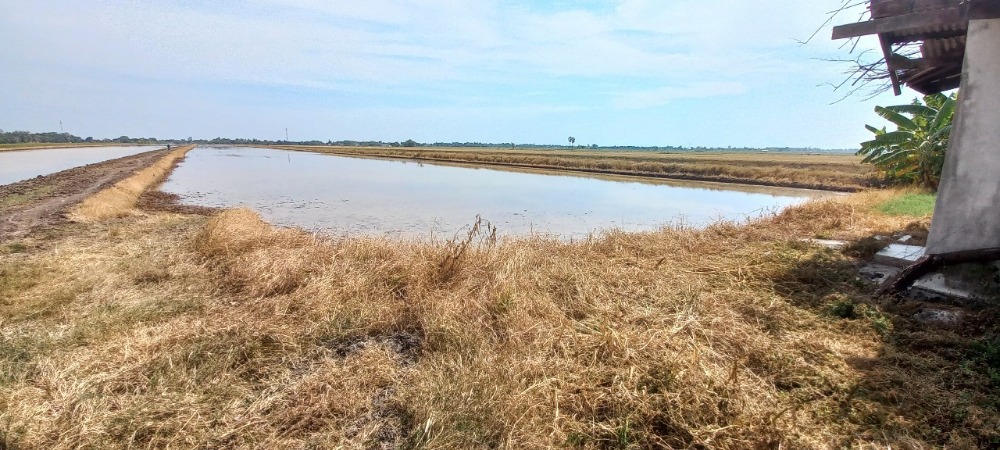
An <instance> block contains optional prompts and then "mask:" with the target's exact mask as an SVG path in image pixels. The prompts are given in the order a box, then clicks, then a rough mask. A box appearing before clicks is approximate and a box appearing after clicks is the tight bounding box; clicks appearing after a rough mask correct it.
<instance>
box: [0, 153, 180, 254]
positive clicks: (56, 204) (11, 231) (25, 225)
mask: <svg viewBox="0 0 1000 450" xmlns="http://www.w3.org/2000/svg"><path fill="white" fill-rule="evenodd" d="M167 153H168V150H166V149H161V150H153V151H150V152H145V153H139V154H137V155H131V156H126V157H124V158H118V159H113V160H110V161H104V162H100V163H95V164H88V165H86V166H80V167H75V168H73V169H69V170H64V171H62V172H56V173H54V174H51V175H45V176H40V177H36V178H32V179H29V180H24V181H19V182H17V183H12V184H8V185H3V186H0V217H2V219H0V241H4V240H8V239H14V238H18V237H21V236H24V235H26V234H28V233H29V232H30V231H31V230H33V229H35V228H38V227H44V226H50V225H55V224H58V223H61V222H64V221H66V220H67V219H66V217H65V215H66V213H67V212H68V211H69V210H70V209H71V208H72V207H74V206H75V205H77V204H79V203H80V202H82V201H83V200H84V199H85V198H87V197H88V196H90V195H92V194H94V193H96V192H99V191H101V190H103V189H107V188H108V187H111V186H113V185H114V184H115V183H118V182H119V181H121V180H123V179H125V178H127V177H129V176H130V175H132V174H133V173H135V172H136V171H138V170H140V169H143V168H145V167H149V166H150V165H152V164H154V163H155V162H156V161H158V160H159V159H160V158H162V157H164V156H165V155H166V154H167Z"/></svg>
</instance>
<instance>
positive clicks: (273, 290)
mask: <svg viewBox="0 0 1000 450" xmlns="http://www.w3.org/2000/svg"><path fill="white" fill-rule="evenodd" d="M905 194H906V193H905V192H899V191H876V192H865V193H860V194H852V195H849V196H844V197H837V198H826V199H821V200H814V201H811V202H809V203H807V204H804V205H801V206H798V207H793V208H790V209H788V210H787V211H785V212H783V213H781V214H778V215H776V216H773V217H767V218H763V219H760V220H756V221H754V222H751V223H747V224H734V223H718V224H715V225H713V226H710V227H708V228H706V229H700V230H699V229H690V228H677V227H675V228H665V229H662V230H659V231H655V232H647V233H619V232H611V233H607V234H603V235H599V236H594V237H592V238H591V239H587V240H584V241H582V242H574V243H567V242H561V241H556V240H550V239H545V238H539V237H533V238H520V239H506V240H499V241H498V240H496V239H494V238H493V237H492V235H491V234H490V233H489V230H488V228H482V229H480V230H479V232H470V234H469V236H468V238H466V239H457V240H454V241H443V242H426V241H398V240H391V239H385V238H361V237H359V238H344V239H326V238H322V237H317V236H314V235H312V234H309V233H305V232H301V231H297V230H291V229H280V228H275V227H272V226H270V225H268V224H267V223H265V222H263V221H262V220H261V219H260V218H259V216H257V214H255V213H254V212H252V211H249V210H230V211H226V212H223V213H221V214H217V215H215V216H212V217H205V216H194V215H179V214H171V213H152V212H147V213H138V214H130V215H127V216H125V217H120V218H115V219H110V220H105V221H98V222H94V223H71V224H65V225H62V226H57V227H54V228H49V229H46V230H42V231H40V232H36V233H34V234H32V235H29V236H28V237H26V238H23V239H18V240H16V241H10V242H5V243H2V244H0V447H2V448H8V449H22V448H25V449H34V448H57V449H58V448H462V449H465V448H511V449H521V448H553V447H555V448H585V449H590V448H593V449H605V448H636V449H638V448H705V449H746V448H813V449H832V448H865V449H889V448H893V449H898V448H912V449H923V448H928V449H929V448H942V447H947V448H953V449H974V448H989V447H990V446H995V445H997V443H998V442H1000V414H998V411H997V409H998V407H1000V395H998V393H1000V391H998V388H1000V372H998V370H1000V369H998V366H1000V361H998V359H1000V340H997V337H996V336H997V331H998V330H997V323H998V322H997V313H996V310H995V309H993V308H985V307H984V308H979V309H976V308H968V309H967V310H966V314H967V318H966V320H965V321H963V322H962V324H961V325H960V326H955V327H943V326H934V325H926V324H921V323H917V322H915V321H914V320H913V318H912V316H913V314H914V312H915V311H916V310H918V309H919V308H921V307H922V305H921V304H920V303H919V302H907V303H902V304H897V303H893V302H876V301H872V300H871V299H870V295H871V293H872V292H873V291H874V286H873V285H872V284H870V283H869V282H867V281H865V280H862V279H861V278H860V277H859V276H858V273H857V266H858V264H859V262H860V260H859V259H858V258H857V256H863V255H864V254H865V253H866V252H867V250H866V249H865V245H864V243H865V242H867V240H866V238H870V237H871V236H873V235H874V234H877V233H890V232H892V231H896V230H904V229H907V230H909V231H910V232H916V233H919V232H920V231H921V230H924V231H925V230H926V227H927V225H928V221H929V218H928V217H926V216H925V217H906V216H890V215H886V214H884V213H881V212H878V207H879V206H880V205H882V204H883V203H884V202H885V201H887V200H890V199H892V198H896V197H898V196H900V195H905ZM815 236H823V237H838V238H844V239H849V240H851V241H852V242H854V243H856V244H855V245H851V246H848V249H847V250H846V251H835V250H830V249H827V248H824V247H821V246H817V245H813V244H810V243H807V242H803V241H802V240H801V238H809V237H815Z"/></svg>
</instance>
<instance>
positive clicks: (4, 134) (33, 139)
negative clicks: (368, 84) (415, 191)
mask: <svg viewBox="0 0 1000 450" xmlns="http://www.w3.org/2000/svg"><path fill="white" fill-rule="evenodd" d="M88 142H95V143H109V144H111V143H115V144H176V143H189V144H206V145H213V144H214V145H329V146H340V147H455V148H508V149H509V148H524V149H553V148H558V149H591V150H593V149H603V150H622V151H660V152H671V151H676V152H692V151H693V152H709V151H732V152H759V151H773V152H787V153H831V152H836V153H840V152H853V151H854V150H847V149H837V150H826V149H818V148H809V147H766V148H754V147H703V146H698V147H684V146H674V145H668V146H663V147H655V146H651V147H650V146H634V145H613V146H599V145H597V144H592V145H589V146H586V145H541V144H515V143H513V142H503V143H485V142H435V143H433V144H430V143H421V142H417V141H414V140H413V139H408V140H405V141H402V142H399V141H352V140H340V141H333V140H328V141H326V142H323V141H319V140H311V141H284V140H279V141H272V140H267V139H243V138H240V139H230V138H223V137H217V138H215V139H192V138H190V137H189V138H186V139H157V138H130V137H128V136H121V137H117V138H114V139H94V138H92V137H87V138H81V137H79V136H74V135H72V134H69V133H55V132H48V133H31V132H27V131H3V130H0V144H29V143H40V144H41V143H46V144H48V143H58V144H61V143H88Z"/></svg>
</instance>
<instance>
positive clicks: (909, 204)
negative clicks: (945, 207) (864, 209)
mask: <svg viewBox="0 0 1000 450" xmlns="http://www.w3.org/2000/svg"><path fill="white" fill-rule="evenodd" d="M936 200H937V194H905V195H903V196H900V197H896V198H894V199H892V200H889V201H887V202H885V203H883V204H881V205H879V206H878V208H876V209H877V210H878V211H879V212H881V213H883V214H888V215H890V216H909V217H924V216H929V215H931V214H933V213H934V203H935V201H936Z"/></svg>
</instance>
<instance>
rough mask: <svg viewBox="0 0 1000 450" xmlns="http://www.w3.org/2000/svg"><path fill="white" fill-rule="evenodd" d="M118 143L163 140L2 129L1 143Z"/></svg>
mask: <svg viewBox="0 0 1000 450" xmlns="http://www.w3.org/2000/svg"><path fill="white" fill-rule="evenodd" d="M88 142H98V143H109V144H111V143H116V144H119V143H120V144H160V143H163V142H173V141H160V140H159V139H156V138H130V137H128V136H122V137H118V138H115V139H94V138H92V137H86V138H82V137H80V136H74V135H72V134H69V133H56V132H54V131H53V132H48V133H31V132H28V131H3V130H0V144H76V143H88Z"/></svg>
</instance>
